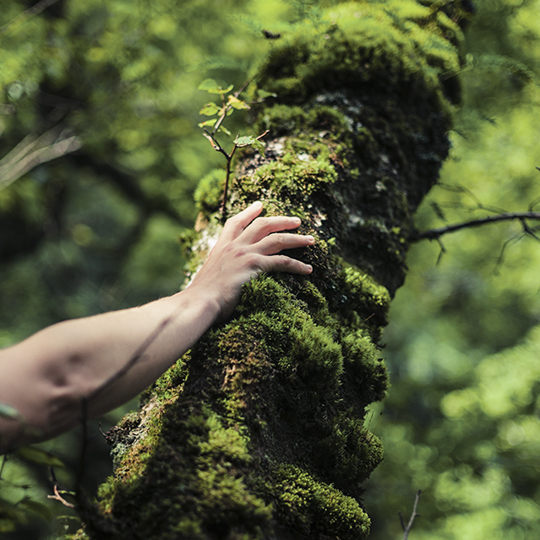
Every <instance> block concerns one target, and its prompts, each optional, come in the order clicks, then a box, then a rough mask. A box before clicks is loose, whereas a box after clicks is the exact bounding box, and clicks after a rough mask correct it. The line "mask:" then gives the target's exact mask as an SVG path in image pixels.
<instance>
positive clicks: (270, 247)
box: [0, 202, 314, 453]
mask: <svg viewBox="0 0 540 540" xmlns="http://www.w3.org/2000/svg"><path fill="white" fill-rule="evenodd" d="M261 210H262V204H261V203H260V202H257V203H254V204H253V205H251V206H249V207H248V208H246V209H245V210H244V211H242V212H240V213H239V214H237V215H236V216H234V217H233V218H231V219H229V220H228V221H227V223H226V224H225V226H224V228H223V231H222V233H221V236H220V238H219V240H218V242H217V243H216V245H215V246H214V248H213V249H212V251H211V252H210V255H209V257H208V260H207V261H206V263H205V264H204V265H203V267H202V268H201V269H200V270H199V272H198V273H197V275H196V276H195V278H194V279H193V281H192V283H191V284H190V285H189V287H187V288H186V289H185V290H183V291H181V292H179V293H177V294H174V295H172V296H169V297H166V298H162V299H160V300H156V301H154V302H150V303H149V304H145V305H143V306H140V307H136V308H131V309H126V310H122V311H113V312H110V313H104V314H101V315H96V316H94V317H88V318H84V319H76V320H70V321H65V322H61V323H58V324H55V325H53V326H50V327H48V328H46V329H44V330H42V331H40V332H38V333H37V334H34V335H33V336H31V337H29V338H28V339H26V340H24V341H22V342H21V343H19V344H17V345H13V346H12V347H8V348H7V349H3V350H0V403H3V404H7V405H9V406H11V407H13V408H14V409H15V410H16V411H18V413H19V414H20V416H21V417H22V418H23V419H24V422H21V421H19V420H14V419H11V418H3V417H1V416H0V453H2V452H6V451H10V450H13V449H16V448H17V447H20V446H23V445H26V444H30V443H33V442H39V441H41V440H45V439H48V438H51V437H54V436H55V435H58V434H60V433H62V432H64V431H67V430H69V429H71V428H72V427H74V426H76V425H77V424H78V423H80V421H81V410H82V406H81V404H82V403H83V402H84V401H85V400H87V401H88V403H87V405H88V416H89V417H90V418H94V417H97V416H99V415H102V414H104V413H106V412H108V411H110V410H112V409H114V408H115V407H117V406H119V405H121V404H123V403H125V402H126V401H128V400H130V399H131V398H133V397H135V396H136V395H137V394H139V393H140V392H141V391H142V390H144V389H145V388H146V387H147V386H148V385H149V384H151V383H152V382H153V381H155V380H156V379H157V378H158V377H159V376H160V375H161V374H162V373H163V372H164V371H166V370H167V369H168V368H169V367H170V366H171V365H172V364H174V363H175V362H176V360H177V359H178V358H179V357H180V356H182V355H183V354H184V353H185V352H186V351H187V350H188V349H190V348H191V347H192V346H193V345H194V344H195V343H196V342H197V341H198V340H199V338H200V337H201V336H202V335H203V334H204V332H206V330H208V328H210V326H212V324H214V323H215V322H216V321H218V320H225V319H226V318H228V317H229V316H230V315H231V314H232V312H233V310H234V308H235V306H236V304H237V302H238V300H239V298H240V295H241V289H242V285H243V284H244V283H246V282H247V281H249V280H250V279H252V278H254V277H256V276H258V275H259V274H261V273H262V272H275V271H281V272H291V273H294V274H300V275H308V274H310V273H311V271H312V268H311V266H309V265H307V264H304V263H303V262H301V261H299V260H296V259H292V258H290V257H287V256H285V255H281V254H279V253H280V251H282V250H285V249H294V248H301V247H307V246H309V245H312V244H313V243H314V239H313V238H312V237H311V236H304V235H300V234H294V233H288V232H282V231H288V230H293V229H296V228H297V227H298V226H299V225H300V220H299V219H298V218H293V217H269V218H260V217H257V216H259V214H260V213H261ZM142 349H144V350H142ZM141 351H142V355H141V356H140V358H138V359H137V361H136V362H133V358H134V356H135V355H136V354H137V352H141ZM130 361H131V364H130ZM128 364H129V365H130V367H129V369H127V370H126V369H125V367H126V365H128ZM123 370H124V371H123ZM119 373H122V375H121V376H120V377H119V378H117V379H116V380H114V382H112V384H108V385H107V381H110V379H111V378H114V376H115V375H117V374H119ZM89 398H90V399H89Z"/></svg>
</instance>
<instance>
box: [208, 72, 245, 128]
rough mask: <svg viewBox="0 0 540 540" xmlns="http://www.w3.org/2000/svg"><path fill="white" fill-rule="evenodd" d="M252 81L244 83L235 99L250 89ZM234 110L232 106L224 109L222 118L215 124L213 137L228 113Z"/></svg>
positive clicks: (235, 94) (236, 93)
mask: <svg viewBox="0 0 540 540" xmlns="http://www.w3.org/2000/svg"><path fill="white" fill-rule="evenodd" d="M251 81H253V77H252V78H251V79H249V80H247V81H246V82H245V83H244V86H242V88H240V90H238V91H236V92H235V93H234V94H233V96H234V97H235V98H237V99H238V97H239V96H240V94H241V93H242V92H243V91H244V90H245V89H246V88H247V87H248V85H249V84H250V83H251ZM221 99H223V100H224V99H225V97H224V96H222V97H221ZM231 109H232V106H231V105H227V106H226V107H225V108H224V109H223V112H222V113H221V115H220V117H219V118H218V119H217V122H216V123H215V124H214V129H213V130H212V135H215V134H216V133H217V131H218V129H219V128H220V126H221V124H222V123H223V120H225V117H226V116H227V113H228V112H229V111H230V110H231Z"/></svg>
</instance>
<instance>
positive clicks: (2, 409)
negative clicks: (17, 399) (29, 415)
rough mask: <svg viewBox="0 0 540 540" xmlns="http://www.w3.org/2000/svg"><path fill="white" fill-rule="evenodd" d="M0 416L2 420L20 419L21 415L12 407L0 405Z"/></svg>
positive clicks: (5, 404) (4, 404)
mask: <svg viewBox="0 0 540 540" xmlns="http://www.w3.org/2000/svg"><path fill="white" fill-rule="evenodd" d="M0 416H1V417H2V418H14V419H17V418H20V417H21V415H20V413H19V411H18V410H17V409H16V408H15V407H12V406H11V405H8V404H7V403H0Z"/></svg>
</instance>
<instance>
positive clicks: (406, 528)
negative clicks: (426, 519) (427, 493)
mask: <svg viewBox="0 0 540 540" xmlns="http://www.w3.org/2000/svg"><path fill="white" fill-rule="evenodd" d="M421 494H422V491H421V490H420V489H419V490H418V491H417V492H416V497H415V499H414V506H413V511H412V514H411V517H410V519H409V522H408V523H407V525H405V521H404V519H403V516H402V515H401V512H400V513H399V521H400V522H401V528H402V529H403V533H404V534H403V540H407V538H409V533H410V532H411V529H412V527H413V525H414V520H415V519H416V518H417V517H420V514H418V513H417V512H416V510H417V509H418V502H419V501H420V495H421Z"/></svg>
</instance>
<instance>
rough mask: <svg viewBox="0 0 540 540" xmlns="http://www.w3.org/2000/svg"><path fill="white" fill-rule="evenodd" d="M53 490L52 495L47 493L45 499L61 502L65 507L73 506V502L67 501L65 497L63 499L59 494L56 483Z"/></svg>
mask: <svg viewBox="0 0 540 540" xmlns="http://www.w3.org/2000/svg"><path fill="white" fill-rule="evenodd" d="M53 491H54V495H47V499H52V500H54V501H58V502H61V503H62V504H63V505H64V506H65V507H67V508H75V505H74V504H71V503H70V502H67V501H66V499H64V497H62V495H60V492H59V491H58V486H57V485H56V484H54V487H53Z"/></svg>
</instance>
